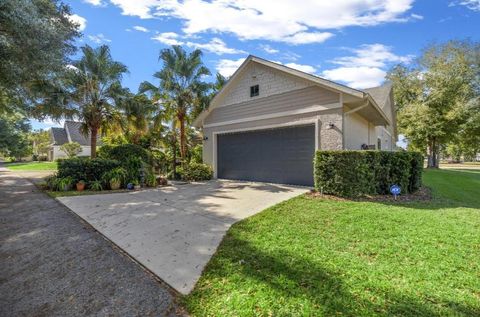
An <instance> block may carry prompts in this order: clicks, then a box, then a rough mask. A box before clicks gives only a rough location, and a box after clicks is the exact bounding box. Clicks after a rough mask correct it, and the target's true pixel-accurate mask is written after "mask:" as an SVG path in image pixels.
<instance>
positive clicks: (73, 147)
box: [60, 142, 82, 158]
mask: <svg viewBox="0 0 480 317" xmlns="http://www.w3.org/2000/svg"><path fill="white" fill-rule="evenodd" d="M60 150H61V151H63V152H64V153H65V154H67V156H68V157H69V158H72V157H75V156H77V155H78V154H79V153H80V152H82V146H81V145H80V143H78V142H67V143H65V144H62V145H61V146H60Z"/></svg>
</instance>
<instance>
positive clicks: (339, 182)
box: [314, 151, 423, 197]
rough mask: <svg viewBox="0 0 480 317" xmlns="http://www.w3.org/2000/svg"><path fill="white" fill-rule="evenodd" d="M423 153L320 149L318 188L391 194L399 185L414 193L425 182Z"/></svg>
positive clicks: (340, 193)
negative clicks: (390, 190)
mask: <svg viewBox="0 0 480 317" xmlns="http://www.w3.org/2000/svg"><path fill="white" fill-rule="evenodd" d="M422 169H423V156H422V155H421V154H420V153H417V152H405V151H399V152H386V151H317V152H316V154H315V160H314V178H315V189H316V190H318V191H322V192H323V193H325V194H332V195H337V196H343V197H358V196H362V195H375V194H380V195H384V194H389V189H390V186H391V185H393V184H397V185H400V186H401V188H402V193H406V192H407V193H413V192H415V191H417V190H418V189H419V188H420V186H421V184H422Z"/></svg>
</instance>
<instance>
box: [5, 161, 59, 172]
mask: <svg viewBox="0 0 480 317" xmlns="http://www.w3.org/2000/svg"><path fill="white" fill-rule="evenodd" d="M5 167H7V168H8V169H10V170H12V171H56V170H57V162H21V163H5Z"/></svg>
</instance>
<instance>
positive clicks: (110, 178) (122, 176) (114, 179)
mask: <svg viewBox="0 0 480 317" xmlns="http://www.w3.org/2000/svg"><path fill="white" fill-rule="evenodd" d="M126 177H127V171H126V170H125V169H124V168H123V167H116V168H114V169H112V170H110V171H107V172H105V173H104V174H103V176H102V179H103V181H104V182H105V183H106V184H109V185H110V187H112V186H111V185H112V183H120V184H122V183H124V182H125V180H126Z"/></svg>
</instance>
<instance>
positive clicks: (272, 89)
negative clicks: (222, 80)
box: [219, 63, 313, 105]
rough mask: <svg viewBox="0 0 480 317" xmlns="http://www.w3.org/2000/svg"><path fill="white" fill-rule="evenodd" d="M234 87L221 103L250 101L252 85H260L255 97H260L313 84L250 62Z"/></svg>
mask: <svg viewBox="0 0 480 317" xmlns="http://www.w3.org/2000/svg"><path fill="white" fill-rule="evenodd" d="M235 81H236V82H235V83H234V85H233V86H232V88H231V89H230V90H229V91H227V92H226V94H225V97H224V98H223V99H222V100H219V102H220V104H221V105H231V104H237V103H241V102H245V101H250V100H251V99H252V98H250V87H251V86H253V85H259V95H258V96H257V97H253V98H255V99H260V98H264V97H268V96H272V95H276V94H280V93H283V92H287V91H292V90H297V89H302V88H306V87H309V86H313V84H312V83H311V82H309V81H307V80H303V79H299V78H297V77H294V76H291V75H289V74H286V73H284V72H280V71H278V70H275V69H273V68H270V67H267V66H265V65H262V64H258V63H250V65H248V66H246V68H245V69H244V70H243V72H242V73H241V74H239V76H238V77H237V78H236V79H235Z"/></svg>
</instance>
